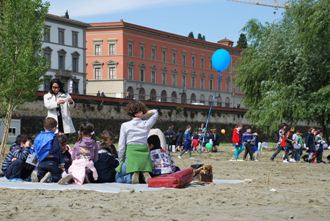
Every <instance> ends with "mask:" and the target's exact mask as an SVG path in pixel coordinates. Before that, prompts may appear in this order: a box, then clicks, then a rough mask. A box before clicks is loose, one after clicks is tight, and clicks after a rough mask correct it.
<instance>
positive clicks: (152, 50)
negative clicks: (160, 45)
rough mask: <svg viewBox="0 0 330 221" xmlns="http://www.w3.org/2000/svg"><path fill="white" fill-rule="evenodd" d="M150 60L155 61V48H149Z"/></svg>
mask: <svg viewBox="0 0 330 221" xmlns="http://www.w3.org/2000/svg"><path fill="white" fill-rule="evenodd" d="M151 60H156V47H152V48H151Z"/></svg>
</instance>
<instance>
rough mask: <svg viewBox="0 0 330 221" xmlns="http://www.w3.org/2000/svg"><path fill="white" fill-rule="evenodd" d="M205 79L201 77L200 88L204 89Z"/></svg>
mask: <svg viewBox="0 0 330 221" xmlns="http://www.w3.org/2000/svg"><path fill="white" fill-rule="evenodd" d="M204 84H205V80H204V78H201V89H204V87H205V85H204Z"/></svg>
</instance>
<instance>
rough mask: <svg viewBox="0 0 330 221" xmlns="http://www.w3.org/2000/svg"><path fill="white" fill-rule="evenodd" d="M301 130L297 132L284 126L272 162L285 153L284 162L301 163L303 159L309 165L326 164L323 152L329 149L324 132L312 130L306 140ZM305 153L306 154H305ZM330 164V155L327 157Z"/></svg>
mask: <svg viewBox="0 0 330 221" xmlns="http://www.w3.org/2000/svg"><path fill="white" fill-rule="evenodd" d="M302 135H303V134H302V132H301V130H295V128H294V127H290V128H289V127H288V125H286V124H283V126H282V127H281V128H280V130H279V132H278V142H277V147H276V150H275V152H274V153H273V155H272V156H271V158H270V159H271V160H272V161H273V160H274V159H275V157H276V156H277V154H279V153H280V152H281V151H282V150H283V151H284V155H283V162H284V163H289V162H292V163H294V162H299V161H300V160H301V159H302V160H303V161H305V162H309V163H325V161H323V151H324V149H325V148H327V144H326V141H325V139H324V138H323V132H322V131H321V130H317V129H315V128H310V129H309V131H308V133H307V135H306V137H305V139H304V138H303V136H302ZM304 151H306V153H305V154H304ZM327 159H328V161H329V162H330V155H329V156H328V157H327Z"/></svg>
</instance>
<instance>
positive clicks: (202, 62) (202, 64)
mask: <svg viewBox="0 0 330 221" xmlns="http://www.w3.org/2000/svg"><path fill="white" fill-rule="evenodd" d="M204 63H205V60H204V58H201V68H202V69H204Z"/></svg>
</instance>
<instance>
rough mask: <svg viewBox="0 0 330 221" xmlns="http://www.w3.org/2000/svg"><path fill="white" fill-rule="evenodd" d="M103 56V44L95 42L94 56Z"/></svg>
mask: <svg viewBox="0 0 330 221" xmlns="http://www.w3.org/2000/svg"><path fill="white" fill-rule="evenodd" d="M101 54H102V50H101V42H95V43H94V55H95V56H98V55H101Z"/></svg>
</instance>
